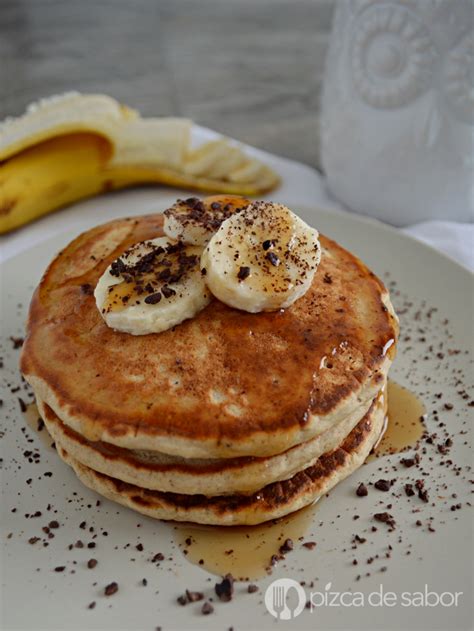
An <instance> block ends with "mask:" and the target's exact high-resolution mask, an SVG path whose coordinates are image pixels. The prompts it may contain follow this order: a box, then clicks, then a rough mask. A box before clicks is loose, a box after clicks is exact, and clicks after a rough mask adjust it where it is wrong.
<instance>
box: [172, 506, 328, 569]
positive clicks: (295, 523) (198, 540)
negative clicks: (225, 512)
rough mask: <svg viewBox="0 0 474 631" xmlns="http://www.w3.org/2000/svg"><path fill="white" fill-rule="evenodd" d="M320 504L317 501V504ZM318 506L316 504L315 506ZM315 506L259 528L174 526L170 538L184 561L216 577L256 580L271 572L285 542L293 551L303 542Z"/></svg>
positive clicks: (311, 520) (261, 525)
mask: <svg viewBox="0 0 474 631" xmlns="http://www.w3.org/2000/svg"><path fill="white" fill-rule="evenodd" d="M319 501H321V500H319ZM318 504H319V502H318ZM315 507H316V505H315V504H312V505H311V506H308V507H306V508H303V509H301V510H300V511H298V512H296V513H293V514H292V515H288V516H287V517H282V518H281V519H279V520H277V521H271V522H267V523H265V524H260V525H259V526H200V525H195V524H180V525H177V526H175V534H174V538H175V541H176V543H177V544H178V545H179V547H180V548H181V550H182V551H183V553H184V554H185V556H186V559H187V560H188V561H190V562H191V563H194V564H196V565H199V566H200V567H202V568H204V569H206V570H208V571H209V572H211V573H213V574H216V575H218V576H225V574H228V573H230V574H232V575H233V577H234V578H235V579H240V580H245V579H256V578H260V577H262V576H265V575H266V574H267V573H268V571H269V568H271V559H272V556H273V555H278V554H279V549H280V547H281V546H282V545H283V543H284V542H285V541H286V540H287V539H291V540H292V541H293V545H294V548H295V549H298V548H300V547H301V545H302V543H303V541H302V538H304V540H305V541H306V533H307V531H308V529H309V528H310V527H311V524H312V522H313V517H314V513H315Z"/></svg>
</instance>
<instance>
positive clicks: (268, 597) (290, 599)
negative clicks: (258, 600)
mask: <svg viewBox="0 0 474 631" xmlns="http://www.w3.org/2000/svg"><path fill="white" fill-rule="evenodd" d="M294 593H296V599H295V598H294ZM305 604H306V594H305V591H304V589H303V588H302V587H301V585H300V584H299V583H298V582H297V581H295V580H293V579H292V578H279V579H277V580H276V581H273V582H272V583H270V585H269V586H268V587H267V591H266V592H265V606H266V608H267V610H268V611H269V613H271V614H272V616H273V617H274V618H277V619H278V620H291V619H292V618H296V617H297V616H299V615H300V613H301V612H302V611H303V609H304V607H305Z"/></svg>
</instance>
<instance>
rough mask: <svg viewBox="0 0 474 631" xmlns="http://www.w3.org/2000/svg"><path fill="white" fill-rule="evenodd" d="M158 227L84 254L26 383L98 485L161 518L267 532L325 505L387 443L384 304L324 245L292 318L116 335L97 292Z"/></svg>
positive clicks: (40, 299)
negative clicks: (264, 527)
mask: <svg viewBox="0 0 474 631" xmlns="http://www.w3.org/2000/svg"><path fill="white" fill-rule="evenodd" d="M162 234H163V232H162V216H161V215H149V216H143V217H138V218H134V219H125V220H118V221H113V222H111V223H108V224H105V225H102V226H99V227H97V228H95V229H93V230H90V231H88V232H86V233H84V234H82V235H81V236H79V237H78V238H77V239H76V240H74V241H73V242H72V243H71V244H70V245H69V246H68V247H67V248H66V249H65V250H63V251H62V252H61V253H60V254H59V255H58V256H57V257H56V258H55V259H54V261H53V262H52V263H51V265H50V266H49V268H48V270H47V271H46V273H45V275H44V276H43V279H42V281H41V283H40V285H39V287H38V288H37V290H36V292H35V295H34V297H33V300H32V304H31V307H30V314H29V322H28V336H27V339H26V341H25V344H24V346H23V353H22V359H21V369H22V372H23V374H24V376H25V379H26V380H27V381H28V382H29V383H30V384H31V386H32V388H33V390H34V392H35V395H36V399H37V402H38V407H39V410H40V413H41V415H42V417H43V419H44V422H45V424H46V426H47V428H48V430H49V432H50V433H51V436H52V437H53V439H54V440H55V442H56V446H57V450H58V453H59V454H60V456H61V457H62V458H63V460H64V461H65V462H67V463H68V464H69V465H70V466H71V467H72V468H73V469H74V471H75V472H76V474H77V475H78V477H79V478H80V479H81V480H82V481H83V482H84V484H86V485H87V486H88V487H90V488H92V489H94V490H95V491H97V492H98V493H101V494H102V495H104V496H106V497H108V498H110V499H112V500H115V501H116V502H119V503H121V504H123V505H125V506H128V507H130V508H133V509H135V510H137V511H139V512H141V513H144V514H146V515H150V516H152V517H156V518H159V519H173V520H184V521H194V522H200V523H206V524H219V525H235V524H257V523H260V522H263V521H266V520H269V519H272V518H276V517H280V516H282V515H286V514H288V513H290V512H292V511H295V510H297V509H299V508H302V507H303V506H306V505H308V504H310V503H311V502H313V501H314V500H316V499H318V498H319V497H320V496H321V495H322V494H324V493H326V492H327V491H328V490H329V489H330V488H331V487H332V486H334V484H336V483H337V482H339V481H340V480H341V479H343V478H345V477H346V476H347V475H349V474H350V473H351V472H352V471H354V470H355V469H356V468H357V467H358V466H360V465H361V464H362V463H363V461H364V460H365V458H366V456H367V455H368V453H369V452H370V450H371V449H372V447H373V445H374V444H375V443H376V442H377V440H378V439H379V437H380V435H381V432H382V431H383V426H384V418H385V409H386V402H385V396H384V388H385V384H386V379H387V373H388V370H389V367H390V364H391V362H392V359H393V356H394V353H395V347H396V340H397V335H398V324H397V319H396V316H395V314H394V311H393V308H392V306H391V303H390V300H389V296H388V293H387V290H386V289H385V287H384V286H383V284H382V283H381V282H380V281H379V280H378V279H377V278H376V277H375V276H374V274H373V273H372V272H370V270H368V269H367V267H365V265H363V264H362V263H361V261H360V260H358V259H357V258H356V257H355V256H353V255H352V254H350V253H349V252H347V251H346V250H344V249H343V248H341V247H340V246H339V245H337V244H336V243H335V242H333V241H331V240H330V239H327V238H325V237H323V236H322V237H321V246H322V260H321V264H320V267H319V269H318V272H317V274H316V276H315V279H314V281H313V285H312V287H311V288H310V289H309V291H308V292H307V293H306V294H305V295H304V296H303V297H302V298H301V299H299V300H298V301H297V302H296V303H295V304H293V305H292V306H291V307H290V308H288V309H286V310H285V311H279V312H273V313H259V314H249V313H245V312H242V311H238V310H236V309H232V308H230V307H228V306H226V305H224V304H222V303H221V302H219V301H218V300H213V302H211V304H209V306H208V307H207V308H205V309H204V310H203V311H201V312H200V313H199V314H198V315H197V316H196V317H195V318H193V319H192V320H188V321H185V322H183V323H182V324H180V325H179V326H177V327H175V328H174V329H170V330H168V331H165V332H163V333H158V334H151V335H144V336H133V335H129V334H127V333H120V332H116V331H113V330H112V329H110V328H109V327H107V325H106V324H105V322H104V321H103V319H102V317H101V315H100V313H99V312H98V310H97V308H96V305H95V301H94V296H93V289H94V287H95V285H96V283H97V281H98V279H99V278H100V276H101V275H102V273H103V272H104V270H105V269H106V267H107V266H108V265H109V264H110V263H111V262H112V261H113V260H114V259H116V258H117V257H118V256H119V255H120V254H121V253H122V252H123V251H124V250H125V249H126V248H128V247H129V246H130V245H132V244H134V243H137V242H139V241H143V240H147V239H152V238H155V237H158V236H162Z"/></svg>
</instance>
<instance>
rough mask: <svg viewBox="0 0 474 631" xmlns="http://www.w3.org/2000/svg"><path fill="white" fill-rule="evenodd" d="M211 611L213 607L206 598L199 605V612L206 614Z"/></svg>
mask: <svg viewBox="0 0 474 631" xmlns="http://www.w3.org/2000/svg"><path fill="white" fill-rule="evenodd" d="M213 611H214V607H213V606H212V605H211V603H210V602H208V601H207V600H206V602H205V603H204V605H203V606H202V607H201V612H202V613H203V615H205V616H208V615H209V614H210V613H212V612H213Z"/></svg>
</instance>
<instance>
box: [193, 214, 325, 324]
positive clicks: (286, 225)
mask: <svg viewBox="0 0 474 631" xmlns="http://www.w3.org/2000/svg"><path fill="white" fill-rule="evenodd" d="M318 237H319V233H318V231H317V230H315V229H314V228H311V227H310V226H308V225H307V224H306V223H305V222H304V221H303V220H302V219H300V218H299V217H297V216H296V215H295V214H294V213H292V212H291V210H289V209H288V208H287V207H286V206H283V205H281V204H274V203H269V202H254V203H252V204H250V205H249V206H248V207H247V208H246V209H245V210H242V211H241V212H240V213H236V214H234V215H232V216H231V217H229V219H226V220H225V221H224V222H223V223H222V225H221V227H220V228H219V230H218V231H217V232H216V234H215V235H214V236H213V237H212V239H211V240H210V242H209V243H208V245H207V247H206V249H205V250H204V252H203V254H202V257H201V267H202V272H203V274H204V275H205V279H206V283H207V286H208V287H209V289H210V290H211V292H212V293H213V294H214V296H216V298H218V299H219V300H221V301H222V302H225V303H226V304H228V305H230V306H231V307H236V308H237V309H242V310H244V311H249V312H251V313H257V312H259V311H276V310H278V309H282V308H285V307H289V306H290V305H291V304H293V303H294V302H295V300H298V298H301V296H303V295H304V294H305V293H306V292H307V291H308V289H309V287H310V285H311V282H312V280H313V278H314V275H315V273H316V270H317V268H318V265H319V261H320V259H321V247H320V245H319V240H318Z"/></svg>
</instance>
